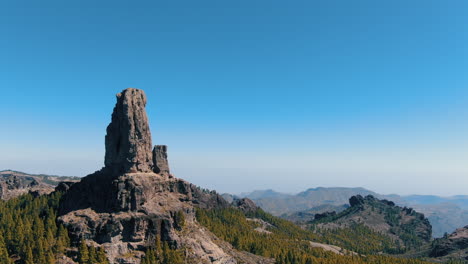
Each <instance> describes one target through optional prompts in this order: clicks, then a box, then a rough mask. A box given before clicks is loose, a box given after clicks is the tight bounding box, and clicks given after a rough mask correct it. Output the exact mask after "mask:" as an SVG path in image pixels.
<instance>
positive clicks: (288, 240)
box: [197, 208, 427, 264]
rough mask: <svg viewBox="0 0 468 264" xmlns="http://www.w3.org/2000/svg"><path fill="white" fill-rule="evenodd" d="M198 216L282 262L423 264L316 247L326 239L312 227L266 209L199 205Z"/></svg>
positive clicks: (235, 241)
mask: <svg viewBox="0 0 468 264" xmlns="http://www.w3.org/2000/svg"><path fill="white" fill-rule="evenodd" d="M249 218H256V219H261V220H263V221H265V222H267V223H269V224H271V227H269V228H268V230H267V231H269V232H257V231H254V229H255V228H258V227H259V226H260V224H259V223H258V222H255V221H249V220H248V219H249ZM197 220H198V222H200V223H201V224H202V225H204V226H205V227H207V228H208V229H209V230H211V231H212V232H213V233H214V234H215V235H217V236H218V237H220V238H222V239H224V240H226V241H228V242H229V243H231V244H232V245H233V246H234V247H235V248H237V249H239V250H244V251H248V252H251V253H253V254H256V255H261V256H264V257H268V258H274V259H275V260H276V263H279V264H310V263H321V264H332V263H333V264H337V263H340V264H364V263H379V264H387V263H388V264H423V263H427V262H424V261H421V260H417V259H403V258H394V257H389V256H382V255H368V256H360V255H347V256H346V255H338V254H334V253H331V252H326V251H323V250H322V249H318V248H312V247H311V246H310V241H318V242H322V241H321V239H320V237H318V236H317V235H316V234H314V233H312V232H311V231H306V230H302V229H300V228H299V227H297V226H296V225H294V224H292V223H290V222H289V221H286V220H283V219H280V218H277V217H274V216H272V215H270V214H268V213H265V212H264V211H262V210H257V211H255V212H253V213H248V214H244V213H243V212H242V211H240V210H237V209H234V208H229V209H215V210H203V209H197ZM363 243H365V242H363Z"/></svg>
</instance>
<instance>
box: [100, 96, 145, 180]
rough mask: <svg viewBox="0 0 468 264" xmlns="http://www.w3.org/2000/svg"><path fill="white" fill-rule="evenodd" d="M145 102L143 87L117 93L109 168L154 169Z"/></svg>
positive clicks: (109, 136)
mask: <svg viewBox="0 0 468 264" xmlns="http://www.w3.org/2000/svg"><path fill="white" fill-rule="evenodd" d="M145 106H146V95H145V93H144V92H143V91H142V90H138V89H133V88H129V89H126V90H124V91H123V92H122V93H119V94H117V103H116V104H115V107H114V112H113V113H112V122H111V123H110V124H109V126H108V127H107V135H106V155H105V159H104V164H105V166H106V168H108V169H111V170H113V171H114V172H115V173H135V172H146V173H147V172H152V168H153V157H152V152H151V150H152V147H153V146H152V143H151V133H150V129H149V124H148V117H147V116H146V111H145Z"/></svg>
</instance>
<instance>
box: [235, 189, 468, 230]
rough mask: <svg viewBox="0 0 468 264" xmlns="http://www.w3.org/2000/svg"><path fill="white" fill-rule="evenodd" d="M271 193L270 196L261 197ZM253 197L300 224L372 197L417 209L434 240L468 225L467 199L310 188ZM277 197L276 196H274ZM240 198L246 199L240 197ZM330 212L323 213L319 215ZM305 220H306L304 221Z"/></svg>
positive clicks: (279, 214) (275, 212)
mask: <svg viewBox="0 0 468 264" xmlns="http://www.w3.org/2000/svg"><path fill="white" fill-rule="evenodd" d="M263 193H268V194H269V196H268V197H266V196H262V195H261V194H263ZM253 194H254V196H252V195H251V194H248V193H247V194H243V195H244V196H246V197H250V198H251V199H252V200H253V201H254V202H255V203H257V204H258V205H259V206H260V207H261V208H262V209H264V210H265V211H267V212H269V213H272V214H274V215H277V216H281V217H284V218H285V219H291V220H294V221H298V222H306V221H309V220H311V219H312V215H311V214H310V212H308V211H317V210H320V207H322V206H342V205H343V204H347V202H348V199H349V198H350V197H351V196H354V195H362V196H366V195H372V196H374V197H376V198H379V199H386V200H390V201H393V202H395V203H396V204H397V205H399V206H406V207H411V208H414V209H415V210H416V211H418V212H420V213H423V214H424V215H425V216H426V217H427V218H428V219H429V221H430V222H431V224H432V226H433V235H434V237H442V236H443V235H444V233H451V232H453V231H454V230H455V229H457V228H459V227H461V226H464V225H466V223H468V210H467V209H466V208H468V199H467V196H464V195H457V196H452V197H440V196H431V195H410V196H399V195H394V194H393V195H382V194H377V193H375V192H372V191H369V190H366V189H364V188H338V187H333V188H324V187H318V188H311V189H308V190H306V191H304V192H301V193H298V194H295V195H291V194H282V193H278V192H275V191H272V190H268V191H267V192H266V191H255V192H254V193H253ZM271 194H275V195H271ZM241 197H243V196H242V195H241ZM323 211H327V210H322V211H318V213H320V212H323ZM301 216H303V218H301Z"/></svg>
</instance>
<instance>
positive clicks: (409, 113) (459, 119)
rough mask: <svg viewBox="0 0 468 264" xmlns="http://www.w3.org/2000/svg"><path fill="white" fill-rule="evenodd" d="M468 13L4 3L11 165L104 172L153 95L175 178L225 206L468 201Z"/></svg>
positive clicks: (0, 159) (428, 5) (221, 4)
mask: <svg viewBox="0 0 468 264" xmlns="http://www.w3.org/2000/svg"><path fill="white" fill-rule="evenodd" d="M466 10H468V2H467V1H462V0H453V1H441V0H440V1H431V0H415V1H407V0H394V1H375V0H368V1H362V0H355V1H345V0H342V1H330V0H326V1H272V0H268V1H252V0H249V1H244V0H240V1H219V0H213V1H205V0H199V1H192V0H190V1H138V2H137V1H115V0H113V1H86V0H80V1H2V2H1V3H0V34H1V38H0V58H1V59H0V82H1V83H0V87H1V103H0V111H1V113H2V114H1V115H0V122H1V124H2V126H1V129H0V148H1V153H0V168H5V169H6V168H11V169H17V170H23V171H26V172H32V173H52V174H61V175H78V176H84V175H86V174H88V173H91V172H93V171H95V170H97V169H99V168H100V167H101V166H102V164H103V157H104V134H105V127H106V126H107V124H108V122H109V121H110V115H111V111H112V108H113V105H114V103H115V97H114V95H115V94H116V93H117V92H119V91H121V90H122V89H124V88H126V87H137V88H141V89H144V90H145V91H146V93H147V96H148V100H149V103H148V105H147V110H148V115H149V118H150V122H151V128H152V131H153V143H155V144H167V145H169V151H170V153H169V155H170V162H171V165H172V167H173V171H174V172H175V174H176V176H178V177H181V178H185V179H187V180H189V181H192V182H194V183H196V184H198V185H201V186H203V187H207V188H213V189H217V190H219V191H220V192H242V191H249V190H253V189H267V188H273V189H276V190H279V191H286V192H294V191H300V190H303V189H306V188H308V187H316V186H362V187H366V188H370V189H372V190H375V191H378V192H382V193H400V194H407V193H418V194H429V193H430V194H440V195H450V194H468V193H466V186H468V177H467V176H468V165H467V164H468V125H467V124H468V31H467V30H466V27H467V25H468V16H466Z"/></svg>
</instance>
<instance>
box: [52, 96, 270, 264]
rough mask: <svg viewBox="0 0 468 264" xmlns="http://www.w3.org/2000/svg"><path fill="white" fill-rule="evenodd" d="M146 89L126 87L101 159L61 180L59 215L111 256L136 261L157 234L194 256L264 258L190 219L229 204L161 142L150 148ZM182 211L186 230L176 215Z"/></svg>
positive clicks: (201, 259)
mask: <svg viewBox="0 0 468 264" xmlns="http://www.w3.org/2000/svg"><path fill="white" fill-rule="evenodd" d="M145 106H146V96H145V93H144V92H143V91H142V90H139V89H133V88H129V89H126V90H124V91H123V92H121V93H119V94H117V103H116V105H115V107H114V111H113V113H112V121H111V123H110V124H109V126H108V127H107V135H106V138H105V146H106V154H105V161H104V164H105V166H104V167H103V168H102V169H101V170H99V171H97V172H95V173H93V174H90V175H88V176H86V177H84V178H83V179H82V180H81V181H80V182H79V183H76V184H73V185H71V186H67V188H64V189H68V190H67V191H66V192H65V194H64V195H63V197H62V201H61V203H60V209H59V218H58V219H59V222H60V223H62V224H63V225H64V226H66V227H67V229H68V230H69V233H70V235H71V236H72V239H73V240H74V241H80V240H81V239H84V240H85V241H86V243H87V244H89V245H94V246H102V247H104V249H105V251H106V254H107V257H108V258H109V260H110V262H111V263H140V262H141V259H142V257H143V255H144V252H145V250H146V249H147V248H148V247H149V246H151V245H154V243H155V240H156V239H158V240H161V241H164V242H168V243H169V244H170V245H171V246H172V247H174V248H184V249H185V250H186V257H187V258H188V259H193V261H195V263H237V260H242V259H243V260H244V262H245V263H263V261H264V259H263V258H261V257H257V256H254V255H252V254H247V253H242V252H239V251H236V250H234V249H233V248H232V246H231V245H230V244H228V243H225V242H222V241H221V240H219V239H217V238H216V237H215V236H214V235H213V234H211V233H210V232H209V231H208V230H206V229H205V228H202V227H201V226H199V224H198V223H197V222H196V220H195V212H196V208H197V207H198V208H203V209H215V208H221V209H222V208H227V207H229V206H230V205H229V204H228V203H227V202H226V201H225V200H224V199H223V198H222V197H221V196H220V195H218V194H216V193H215V192H209V191H206V190H202V189H200V188H198V187H197V186H195V185H193V184H190V183H188V182H186V181H184V180H182V179H178V178H175V177H173V176H172V175H171V174H170V173H169V172H170V170H169V163H168V161H167V147H166V146H163V145H158V146H155V147H153V146H152V141H151V133H150V129H149V124H148V118H147V115H146V110H145ZM181 214H182V215H184V229H183V234H182V233H181V232H182V231H181V223H179V222H178V220H177V219H176V218H179V221H180V215H181Z"/></svg>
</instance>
